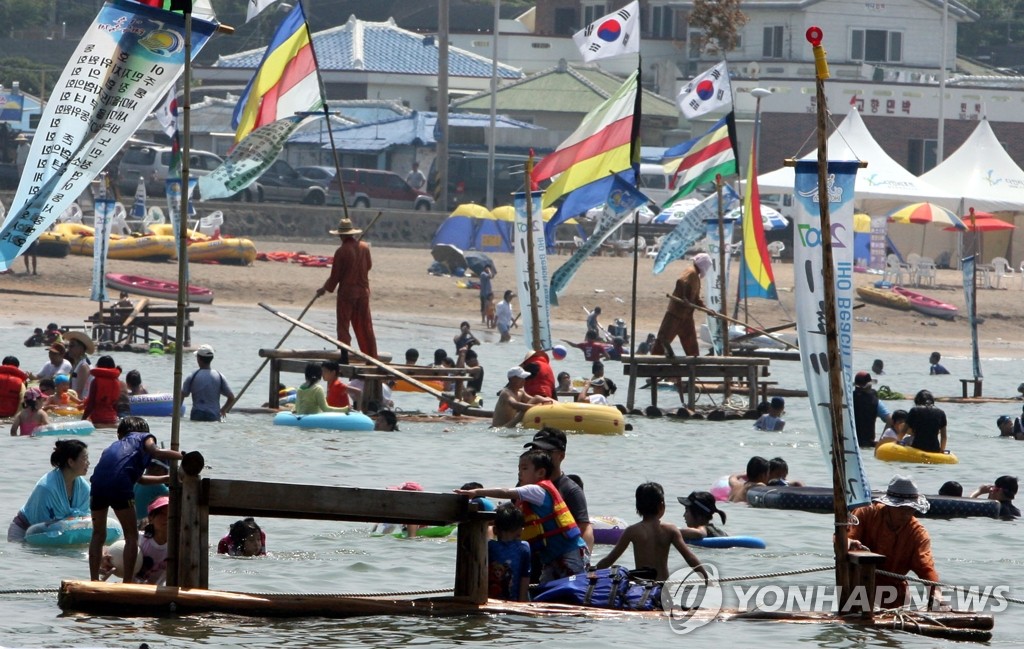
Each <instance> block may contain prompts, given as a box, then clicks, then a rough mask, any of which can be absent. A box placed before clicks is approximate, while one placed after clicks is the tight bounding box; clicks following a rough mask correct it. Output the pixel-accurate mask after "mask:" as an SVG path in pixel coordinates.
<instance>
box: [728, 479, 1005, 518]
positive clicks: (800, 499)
mask: <svg viewBox="0 0 1024 649" xmlns="http://www.w3.org/2000/svg"><path fill="white" fill-rule="evenodd" d="M872 494H873V496H874V497H876V498H877V497H879V496H881V495H882V492H879V491H875V492H872ZM925 498H927V499H928V502H929V503H930V504H931V507H930V508H929V509H928V513H926V514H916V515H917V516H918V517H924V518H967V517H971V516H979V517H989V518H999V501H998V500H988V499H980V498H956V497H953V496H929V495H926V496H925ZM747 504H749V505H750V506H751V507H761V508H766V509H799V510H801V511H805V512H814V513H820V514H831V513H832V511H833V509H832V487H765V486H760V485H758V486H755V487H751V488H750V490H748V491H747Z"/></svg>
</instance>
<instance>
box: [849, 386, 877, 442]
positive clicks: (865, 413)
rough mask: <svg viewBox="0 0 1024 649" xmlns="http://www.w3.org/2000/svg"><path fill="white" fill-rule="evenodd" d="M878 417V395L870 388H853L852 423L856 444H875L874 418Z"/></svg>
mask: <svg viewBox="0 0 1024 649" xmlns="http://www.w3.org/2000/svg"><path fill="white" fill-rule="evenodd" d="M876 417H878V395H877V394H876V393H875V391H874V390H871V389H854V391H853V423H854V428H856V429H857V444H858V445H859V446H861V447H867V446H874V445H875V418H876Z"/></svg>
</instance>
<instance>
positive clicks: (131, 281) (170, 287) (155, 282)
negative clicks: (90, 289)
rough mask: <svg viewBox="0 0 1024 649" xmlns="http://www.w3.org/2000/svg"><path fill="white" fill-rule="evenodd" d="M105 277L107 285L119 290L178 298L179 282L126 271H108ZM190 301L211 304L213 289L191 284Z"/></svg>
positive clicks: (165, 298) (167, 298) (169, 298)
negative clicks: (128, 273)
mask: <svg viewBox="0 0 1024 649" xmlns="http://www.w3.org/2000/svg"><path fill="white" fill-rule="evenodd" d="M105 277H106V282H107V286H109V287H110V288H112V289H114V290H117V291H124V292H126V293H134V294H135V295H145V296H146V297H156V298H162V299H164V300H177V299H178V283H177V282H171V281H168V280H162V279H156V278H155V277H146V276H144V275H126V274H124V273H107V274H106V276H105ZM188 301H189V302H192V303H194V304H210V303H211V302H213V291H211V290H210V289H208V288H204V287H202V286H196V285H195V284H189V285H188Z"/></svg>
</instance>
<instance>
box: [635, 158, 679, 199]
mask: <svg viewBox="0 0 1024 649" xmlns="http://www.w3.org/2000/svg"><path fill="white" fill-rule="evenodd" d="M671 180H672V177H671V175H669V174H667V173H665V168H664V167H662V166H661V165H659V164H649V163H641V164H640V183H639V184H640V191H642V192H643V193H644V194H645V195H646V196H647V198H649V199H651V201H652V202H654V203H656V204H657V205H658V207H661V205H662V203H664V202H665V201H667V200H668V199H670V198H672V195H673V194H675V190H673V189H669V185H670V184H671Z"/></svg>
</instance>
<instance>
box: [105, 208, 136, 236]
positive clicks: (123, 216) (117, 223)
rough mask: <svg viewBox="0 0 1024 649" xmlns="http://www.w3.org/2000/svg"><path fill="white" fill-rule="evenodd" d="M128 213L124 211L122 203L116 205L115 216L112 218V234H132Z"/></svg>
mask: <svg viewBox="0 0 1024 649" xmlns="http://www.w3.org/2000/svg"><path fill="white" fill-rule="evenodd" d="M127 219H128V211H127V210H125V209H124V205H123V204H122V203H121V201H117V202H116V203H114V214H113V216H111V217H110V232H111V234H120V235H126V234H131V233H132V229H131V228H130V227H128V220H127Z"/></svg>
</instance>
